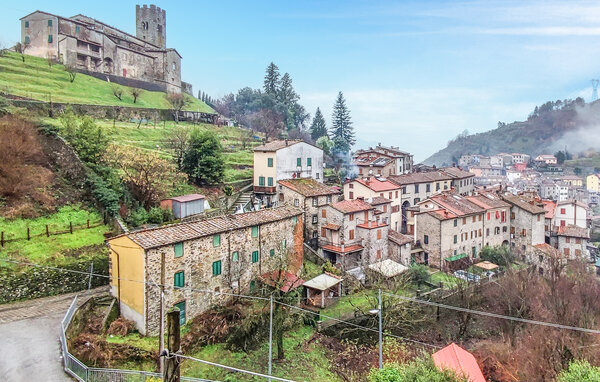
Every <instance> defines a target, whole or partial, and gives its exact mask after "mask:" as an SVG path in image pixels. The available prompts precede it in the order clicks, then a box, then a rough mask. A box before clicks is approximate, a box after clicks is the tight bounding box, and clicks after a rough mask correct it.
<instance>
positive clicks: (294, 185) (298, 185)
mask: <svg viewBox="0 0 600 382" xmlns="http://www.w3.org/2000/svg"><path fill="white" fill-rule="evenodd" d="M279 185H280V186H283V187H287V188H289V189H290V190H293V191H296V192H297V193H299V194H300V195H304V196H308V197H310V196H321V195H335V194H339V193H340V191H339V189H338V188H335V187H331V186H328V185H326V184H323V183H321V182H318V181H316V180H315V179H313V178H299V179H286V180H280V181H279Z"/></svg>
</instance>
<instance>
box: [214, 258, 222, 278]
mask: <svg viewBox="0 0 600 382" xmlns="http://www.w3.org/2000/svg"><path fill="white" fill-rule="evenodd" d="M212 273H213V276H218V275H220V274H221V260H217V261H215V262H214V263H212Z"/></svg>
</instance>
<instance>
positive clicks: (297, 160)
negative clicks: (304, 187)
mask: <svg viewBox="0 0 600 382" xmlns="http://www.w3.org/2000/svg"><path fill="white" fill-rule="evenodd" d="M296 166H298V167H302V158H296Z"/></svg>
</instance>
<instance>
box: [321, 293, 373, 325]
mask: <svg viewBox="0 0 600 382" xmlns="http://www.w3.org/2000/svg"><path fill="white" fill-rule="evenodd" d="M376 302H377V292H376V291H374V290H368V289H364V290H361V291H360V292H358V293H355V294H351V295H347V296H342V297H340V298H339V299H338V300H337V302H336V303H335V304H333V305H331V306H329V307H327V308H325V309H323V310H321V314H322V315H323V316H329V317H333V318H343V317H345V316H348V315H351V314H352V313H353V312H354V311H355V310H356V309H360V310H362V311H363V312H366V311H368V310H369V309H372V308H373V306H372V305H373V304H376ZM321 320H322V321H327V320H328V318H326V317H321Z"/></svg>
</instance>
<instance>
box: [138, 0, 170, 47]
mask: <svg viewBox="0 0 600 382" xmlns="http://www.w3.org/2000/svg"><path fill="white" fill-rule="evenodd" d="M135 32H136V36H137V38H139V39H142V40H144V41H147V42H149V43H150V44H153V45H156V46H158V47H160V48H162V49H166V47H167V12H166V11H165V10H164V9H160V8H159V7H157V6H156V5H154V4H151V5H150V8H148V6H147V5H145V4H144V6H142V7H140V6H139V5H136V6H135Z"/></svg>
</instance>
